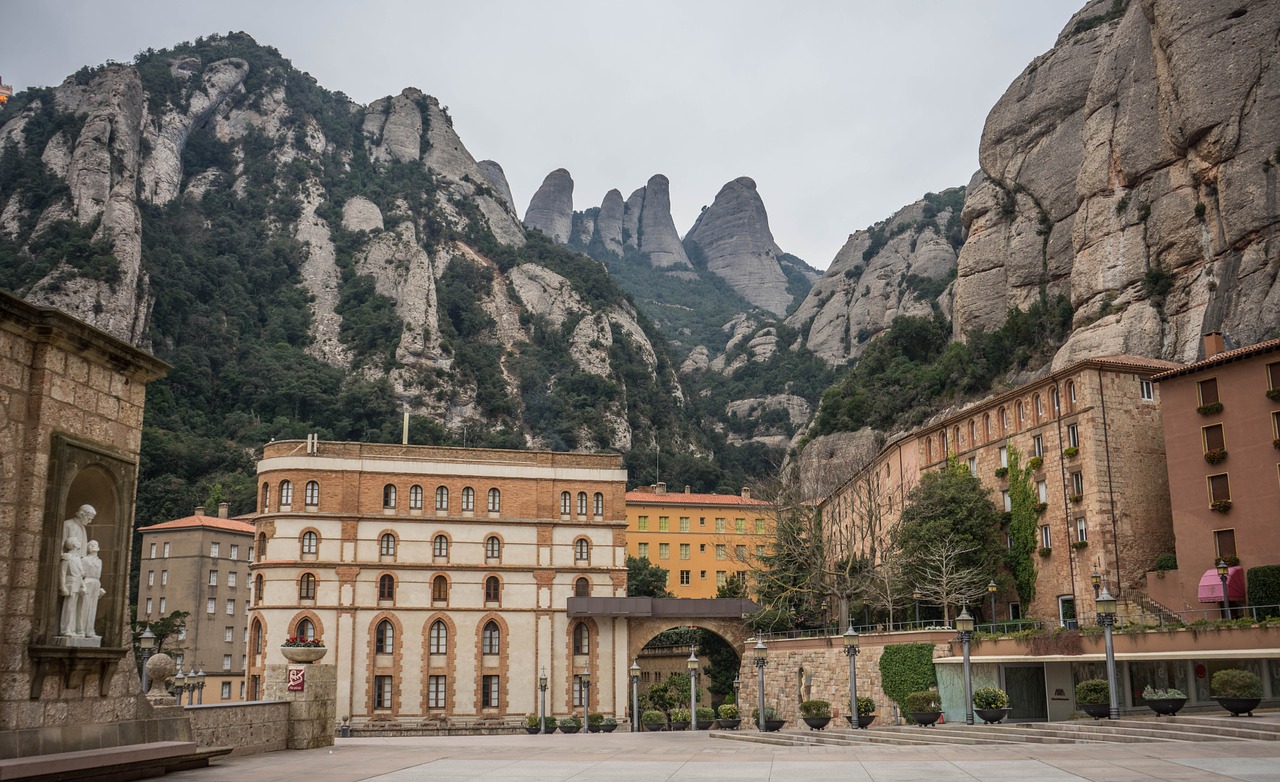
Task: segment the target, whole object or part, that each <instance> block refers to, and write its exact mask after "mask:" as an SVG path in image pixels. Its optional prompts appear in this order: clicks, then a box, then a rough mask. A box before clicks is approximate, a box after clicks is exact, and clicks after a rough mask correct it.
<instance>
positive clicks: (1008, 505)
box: [1000, 491, 1013, 513]
mask: <svg viewBox="0 0 1280 782" xmlns="http://www.w3.org/2000/svg"><path fill="white" fill-rule="evenodd" d="M1000 497H1001V498H1002V499H1003V500H1004V510H1005V512H1006V513H1008V512H1009V511H1011V510H1013V500H1012V499H1011V498H1010V497H1009V492H1008V491H1001V492H1000Z"/></svg>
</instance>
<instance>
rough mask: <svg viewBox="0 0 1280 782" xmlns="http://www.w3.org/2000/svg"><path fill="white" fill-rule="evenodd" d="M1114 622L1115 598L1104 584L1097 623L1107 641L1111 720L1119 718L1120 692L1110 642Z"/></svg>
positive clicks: (1113, 648) (1114, 653)
mask: <svg viewBox="0 0 1280 782" xmlns="http://www.w3.org/2000/svg"><path fill="white" fill-rule="evenodd" d="M1115 623H1116V599H1115V598H1114V597H1112V596H1111V591H1110V590H1109V589H1107V588H1106V587H1105V586H1104V587H1103V588H1102V592H1101V594H1099V595H1098V624H1100V625H1102V632H1103V634H1104V636H1105V637H1106V642H1107V689H1108V690H1110V691H1111V710H1110V712H1109V713H1108V714H1107V716H1108V718H1110V719H1113V720H1118V719H1120V693H1119V691H1118V689H1117V688H1116V650H1115V646H1113V645H1112V643H1111V627H1112V625H1114V624H1115Z"/></svg>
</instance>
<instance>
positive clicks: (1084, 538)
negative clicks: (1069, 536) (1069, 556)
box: [1076, 516, 1089, 543]
mask: <svg viewBox="0 0 1280 782" xmlns="http://www.w3.org/2000/svg"><path fill="white" fill-rule="evenodd" d="M1076 541H1077V542H1079V543H1087V542H1088V541H1089V530H1088V528H1087V526H1086V525H1085V521H1084V517H1083V516H1081V517H1079V518H1077V519H1076Z"/></svg>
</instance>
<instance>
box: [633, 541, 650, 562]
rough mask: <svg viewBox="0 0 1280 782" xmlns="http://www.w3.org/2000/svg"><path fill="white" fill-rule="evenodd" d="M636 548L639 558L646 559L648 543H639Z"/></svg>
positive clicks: (647, 556)
mask: <svg viewBox="0 0 1280 782" xmlns="http://www.w3.org/2000/svg"><path fill="white" fill-rule="evenodd" d="M636 548H637V550H636V553H637V554H639V555H640V556H639V558H640V559H648V558H649V544H648V543H641V544H640V545H639V546H637V547H636Z"/></svg>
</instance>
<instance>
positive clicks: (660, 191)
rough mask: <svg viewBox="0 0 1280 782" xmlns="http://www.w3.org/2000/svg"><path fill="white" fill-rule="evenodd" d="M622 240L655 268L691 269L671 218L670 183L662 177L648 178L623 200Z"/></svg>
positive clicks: (655, 175) (659, 175)
mask: <svg viewBox="0 0 1280 782" xmlns="http://www.w3.org/2000/svg"><path fill="white" fill-rule="evenodd" d="M622 241H623V244H624V245H626V246H627V247H633V248H635V249H636V250H639V251H640V252H641V253H643V254H644V255H646V256H648V258H649V263H650V264H651V265H652V266H655V267H657V268H659V269H667V268H672V267H675V268H680V269H683V268H690V269H691V268H693V264H691V263H689V256H688V255H686V254H685V252H684V246H683V245H682V244H680V234H679V233H677V232H676V223H675V220H673V219H672V217H671V182H670V181H669V180H668V179H667V178H666V177H665V176H663V175H662V174H654V175H653V176H651V177H649V181H648V182H647V183H646V184H645V186H644V187H642V188H640V189H639V190H637V191H635V192H634V193H632V194H631V197H630V198H628V199H627V201H626V204H625V205H624V207H623V213H622Z"/></svg>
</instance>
